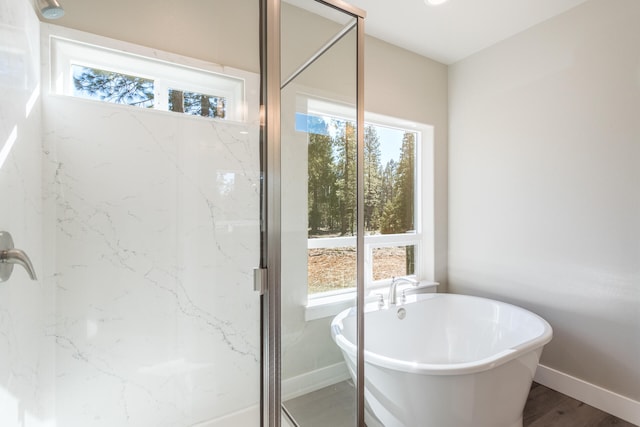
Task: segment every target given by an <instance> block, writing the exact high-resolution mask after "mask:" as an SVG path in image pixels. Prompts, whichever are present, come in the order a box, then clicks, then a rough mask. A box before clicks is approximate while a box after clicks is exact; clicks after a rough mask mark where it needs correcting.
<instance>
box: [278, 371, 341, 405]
mask: <svg viewBox="0 0 640 427" xmlns="http://www.w3.org/2000/svg"><path fill="white" fill-rule="evenodd" d="M347 379H349V371H348V370H347V365H346V363H344V362H340V363H336V364H334V365H329V366H326V367H324V368H320V369H316V370H315V371H311V372H307V373H304V374H302V375H298V376H296V377H292V378H287V379H286V380H283V381H282V401H283V402H284V401H286V400H289V399H294V398H296V397H298V396H302V395H303V394H307V393H311V392H312V391H316V390H320V389H321V388H324V387H328V386H330V385H333V384H337V383H339V382H341V381H344V380H347Z"/></svg>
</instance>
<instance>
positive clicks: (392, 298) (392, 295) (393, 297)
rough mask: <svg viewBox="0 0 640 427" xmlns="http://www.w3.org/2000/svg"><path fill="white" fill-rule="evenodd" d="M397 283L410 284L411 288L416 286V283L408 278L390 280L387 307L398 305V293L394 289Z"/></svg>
mask: <svg viewBox="0 0 640 427" xmlns="http://www.w3.org/2000/svg"><path fill="white" fill-rule="evenodd" d="M399 282H407V283H411V284H412V285H413V286H418V283H420V282H418V281H417V280H415V279H411V278H410V277H394V278H392V279H391V286H390V287H389V305H396V304H397V303H398V293H397V291H396V288H397V286H398V283H399Z"/></svg>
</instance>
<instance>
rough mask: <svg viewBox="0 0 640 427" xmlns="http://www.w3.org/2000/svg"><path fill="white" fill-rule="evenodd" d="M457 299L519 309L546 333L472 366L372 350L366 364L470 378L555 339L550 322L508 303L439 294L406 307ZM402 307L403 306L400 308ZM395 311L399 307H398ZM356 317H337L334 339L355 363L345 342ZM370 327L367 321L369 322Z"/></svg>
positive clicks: (353, 352) (347, 312)
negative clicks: (346, 327) (346, 328)
mask: <svg viewBox="0 0 640 427" xmlns="http://www.w3.org/2000/svg"><path fill="white" fill-rule="evenodd" d="M441 296H445V297H454V298H470V299H477V300H484V301H485V303H486V302H489V303H493V304H498V305H503V306H508V307H509V308H510V309H515V310H518V311H521V312H525V313H526V314H527V315H530V316H531V317H532V318H534V319H537V321H539V322H540V323H541V324H542V326H543V331H542V333H541V334H540V335H538V336H536V337H534V338H532V339H529V340H527V341H524V342H523V343H521V344H519V345H517V346H513V347H511V348H508V349H506V350H503V351H500V352H498V353H496V354H494V355H491V356H489V357H485V358H483V359H478V360H475V361H471V362H461V363H418V362H411V361H405V360H400V359H394V358H391V357H387V356H382V355H380V354H377V353H374V352H372V351H370V350H366V349H365V351H364V360H365V363H366V364H373V365H376V366H380V367H384V368H387V369H392V370H396V371H402V372H407V373H414V374H422V375H467V374H475V373H479V372H483V371H488V370H490V369H493V368H496V367H498V366H500V365H503V364H505V363H507V362H510V361H512V360H514V359H517V358H518V357H520V356H522V355H525V354H527V353H529V352H532V351H536V350H537V349H541V348H542V347H543V346H545V345H546V344H547V343H549V341H551V339H552V338H553V329H552V328H551V325H550V324H549V322H547V321H546V320H545V319H543V318H542V317H540V316H539V315H537V314H536V313H533V312H531V311H529V310H527V309H525V308H522V307H519V306H517V305H514V304H509V303H506V302H502V301H498V300H494V299H490V298H484V297H478V296H473V295H462V294H450V293H436V294H428V295H423V296H421V297H420V298H418V299H416V300H415V301H414V302H409V303H406V304H403V305H410V304H414V303H417V302H420V301H423V300H426V299H431V298H437V297H441ZM398 307H400V306H398ZM394 308H395V307H394ZM388 309H389V308H388V307H384V308H381V309H377V308H376V309H373V310H367V312H369V311H371V312H375V311H379V310H388ZM349 316H355V309H354V308H353V307H351V308H348V309H346V310H343V311H342V312H340V313H339V314H338V315H337V316H335V317H334V318H333V320H332V321H331V337H332V338H333V340H334V342H335V343H336V344H337V345H338V347H340V349H341V350H342V351H343V352H346V353H347V355H348V356H349V357H351V358H352V359H353V358H355V357H356V354H357V348H356V345H355V344H353V343H351V342H350V341H349V340H347V339H346V338H345V336H344V335H343V334H342V332H341V331H342V321H343V319H345V318H346V317H349ZM365 324H366V320H365Z"/></svg>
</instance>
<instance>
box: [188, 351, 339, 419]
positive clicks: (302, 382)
mask: <svg viewBox="0 0 640 427" xmlns="http://www.w3.org/2000/svg"><path fill="white" fill-rule="evenodd" d="M346 379H349V372H348V371H347V365H346V364H345V363H344V362H340V363H336V364H334V365H330V366H326V367H324V368H320V369H317V370H315V371H312V372H307V373H306V374H302V375H298V376H296V377H293V378H288V379H286V380H283V381H282V400H283V401H285V400H289V399H293V398H296V397H298V396H302V395H303V394H307V393H311V392H312V391H316V390H319V389H321V388H324V387H328V386H330V385H333V384H336V383H339V382H341V381H344V380H346ZM282 419H283V425H285V426H289V423H288V422H287V421H286V417H282ZM259 424H260V408H259V407H258V405H254V406H250V407H249V408H246V409H243V410H240V411H238V412H234V413H232V414H228V415H225V416H224V417H220V418H216V419H215V420H210V421H205V422H202V423H198V424H195V425H193V426H192V427H256V426H257V425H259Z"/></svg>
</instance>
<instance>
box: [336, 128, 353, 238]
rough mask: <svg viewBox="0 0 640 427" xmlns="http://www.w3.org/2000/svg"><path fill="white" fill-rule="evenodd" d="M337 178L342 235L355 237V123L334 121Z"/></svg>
mask: <svg viewBox="0 0 640 427" xmlns="http://www.w3.org/2000/svg"><path fill="white" fill-rule="evenodd" d="M334 125H335V126H336V128H337V129H338V135H337V138H336V139H335V145H336V147H335V152H336V154H337V162H336V166H337V167H336V176H337V181H336V184H337V191H336V195H337V198H338V209H339V211H338V214H339V216H338V220H339V225H340V235H341V236H344V235H348V234H349V235H353V234H354V233H355V225H356V223H355V220H356V143H357V141H356V129H355V126H354V125H353V123H350V122H343V121H337V120H335V121H334Z"/></svg>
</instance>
